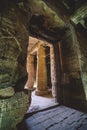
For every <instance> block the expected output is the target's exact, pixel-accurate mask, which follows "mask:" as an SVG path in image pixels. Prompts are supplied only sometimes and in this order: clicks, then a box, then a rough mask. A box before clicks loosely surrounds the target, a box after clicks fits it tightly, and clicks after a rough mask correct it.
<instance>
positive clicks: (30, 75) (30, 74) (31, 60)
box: [25, 55, 34, 90]
mask: <svg viewBox="0 0 87 130" xmlns="http://www.w3.org/2000/svg"><path fill="white" fill-rule="evenodd" d="M27 62H28V63H27V71H28V81H27V83H26V86H25V88H26V89H29V90H33V89H34V88H33V86H34V56H33V55H29V56H28V61H27Z"/></svg>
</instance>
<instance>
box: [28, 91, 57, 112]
mask: <svg viewBox="0 0 87 130" xmlns="http://www.w3.org/2000/svg"><path fill="white" fill-rule="evenodd" d="M55 105H58V103H57V102H56V100H55V98H53V97H52V94H51V92H49V94H48V95H44V96H36V95H35V91H34V92H32V102H31V105H30V107H29V109H28V111H27V113H31V112H35V111H38V110H42V109H46V108H49V107H52V106H55Z"/></svg>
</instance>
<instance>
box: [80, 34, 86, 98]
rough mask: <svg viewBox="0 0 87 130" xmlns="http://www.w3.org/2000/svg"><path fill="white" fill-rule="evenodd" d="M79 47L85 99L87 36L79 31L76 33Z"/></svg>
mask: <svg viewBox="0 0 87 130" xmlns="http://www.w3.org/2000/svg"><path fill="white" fill-rule="evenodd" d="M78 41H79V48H80V52H81V58H80V63H81V78H82V83H83V88H84V92H85V96H86V100H87V38H86V37H85V36H84V34H82V33H81V32H80V33H78Z"/></svg>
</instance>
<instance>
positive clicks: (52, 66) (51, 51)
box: [50, 46, 57, 98]
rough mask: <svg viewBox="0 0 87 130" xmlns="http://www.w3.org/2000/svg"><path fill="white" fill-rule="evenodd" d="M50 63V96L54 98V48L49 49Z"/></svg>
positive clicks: (55, 82) (55, 81)
mask: <svg viewBox="0 0 87 130" xmlns="http://www.w3.org/2000/svg"><path fill="white" fill-rule="evenodd" d="M50 63H51V65H50V66H51V83H52V95H53V97H55V98H56V87H57V86H56V84H57V79H56V66H55V56H54V48H53V46H51V47H50Z"/></svg>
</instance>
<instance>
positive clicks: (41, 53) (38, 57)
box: [27, 38, 58, 112]
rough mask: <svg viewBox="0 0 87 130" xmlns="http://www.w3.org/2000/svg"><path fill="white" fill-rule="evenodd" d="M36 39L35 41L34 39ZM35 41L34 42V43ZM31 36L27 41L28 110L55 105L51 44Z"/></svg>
mask: <svg viewBox="0 0 87 130" xmlns="http://www.w3.org/2000/svg"><path fill="white" fill-rule="evenodd" d="M35 40H36V41H35ZM34 42H35V44H34ZM31 43H32V38H31V40H30V43H29V49H28V57H27V70H28V83H27V84H28V85H27V87H28V89H29V90H31V96H32V101H31V106H30V108H29V110H28V112H31V111H37V110H41V109H44V108H48V107H52V106H54V105H57V104H58V103H57V102H56V93H55V86H54V79H55V70H54V68H55V65H53V64H55V62H54V60H53V58H52V57H53V49H52V45H50V44H49V43H47V42H45V41H41V40H38V39H36V38H34V40H33V45H32V44H31ZM31 46H32V47H31Z"/></svg>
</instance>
